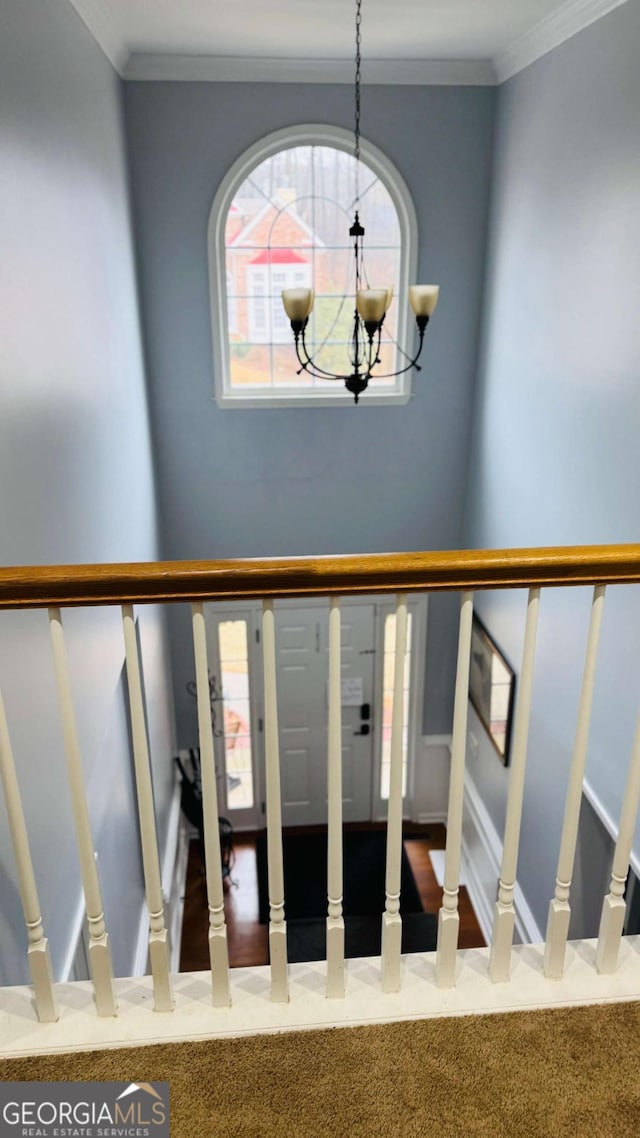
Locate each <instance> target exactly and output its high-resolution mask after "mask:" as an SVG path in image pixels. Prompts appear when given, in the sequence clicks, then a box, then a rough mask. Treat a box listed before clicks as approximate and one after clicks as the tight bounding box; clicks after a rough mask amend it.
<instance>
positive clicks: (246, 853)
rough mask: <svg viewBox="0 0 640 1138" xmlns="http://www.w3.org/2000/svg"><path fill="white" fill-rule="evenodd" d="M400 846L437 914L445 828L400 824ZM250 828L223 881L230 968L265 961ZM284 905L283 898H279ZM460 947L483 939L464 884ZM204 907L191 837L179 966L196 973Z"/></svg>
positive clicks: (204, 951) (200, 965) (203, 944)
mask: <svg viewBox="0 0 640 1138" xmlns="http://www.w3.org/2000/svg"><path fill="white" fill-rule="evenodd" d="M345 829H384V825H383V824H376V823H357V824H356V823H354V824H352V825H350V826H346V827H345ZM403 834H404V839H405V846H404V848H405V850H406V854H407V857H408V859H409V864H410V865H411V869H412V872H413V876H414V878H415V882H416V885H417V888H418V892H419V894H420V900H421V902H422V907H423V909H424V911H425V912H427V913H434V914H437V913H438V910H439V909H440V906H441V904H442V889H441V887H440V886H439V885H438V882H437V880H436V877H435V874H434V871H433V866H432V863H431V858H430V856H429V855H430V852H431V851H432V850H443V849H444V848H445V844H446V829H445V827H444V826H443V825H441V824H434V825H427V826H420V825H414V824H412V823H407V824H405V827H404V831H403ZM256 842H257V835H256V834H255V833H238V834H234V851H235V860H234V863H233V868H232V870H231V881H229V880H228V879H227V882H226V883H225V919H226V922H227V937H228V944H229V962H230V965H231V967H232V968H239V967H250V966H253V965H261V964H267V963H268V943H267V940H268V937H267V934H268V929H267V926H266V925H262V924H260V922H259V920H258V871H257V860H256ZM285 904H286V901H285ZM459 909H460V938H459V947H460V948H482V947H484V945H485V940H484V937H483V935H482V932H481V930H480V926H479V924H478V921H477V918H476V915H475V913H474V911H473V907H472V905H471V902H470V900H469V895H468V893H467V890H466V888H465V887H464V886H462V887H461V888H460V897H459ZM207 935H208V908H207V891H206V879H205V873H204V867H203V864H202V858H201V854H200V846H199V843H198V842H197V841H193V842H191V845H190V848H189V863H188V868H187V885H186V891H185V903H184V918H183V925H182V945H181V952H180V971H181V972H198V971H203V970H205V969H207V968H208V967H209V946H208V940H207Z"/></svg>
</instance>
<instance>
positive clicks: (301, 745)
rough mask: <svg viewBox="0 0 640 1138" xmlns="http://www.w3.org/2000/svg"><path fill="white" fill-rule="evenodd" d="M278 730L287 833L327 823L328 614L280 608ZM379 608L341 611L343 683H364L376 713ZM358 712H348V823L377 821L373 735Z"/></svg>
mask: <svg viewBox="0 0 640 1138" xmlns="http://www.w3.org/2000/svg"><path fill="white" fill-rule="evenodd" d="M275 623H276V670H277V685H278V727H279V738H280V764H281V787H282V821H283V824H284V825H285V826H291V825H309V824H312V823H319V822H326V820H327V716H328V695H327V693H328V674H329V672H328V669H329V653H328V635H329V610H328V606H326V605H325V606H322V607H321V606H307V607H305V608H301V609H294V608H292V607H288V606H282V607H278V606H277V605H276V608H275ZM374 637H375V607H374V605H344V606H343V608H342V677H343V679H346V678H353V679H355V680H361V681H362V703H368V704H369V705H370V708H372V707H373V674H374V668H373V661H374V656H373V649H374ZM360 706H361V704H360V702H359V703H358V706H355V707H347V706H343V708H342V739H343V750H342V760H343V811H344V819H345V821H365V820H367V819H368V818H370V816H371V778H372V765H373V746H372V744H373V730H372V726H373V725H372V720H371V718H370V719H369V720H368V721H367V722H368V725H369V733H368V734H360V732H361V730H362V726H363V721H362V719H361V712H360Z"/></svg>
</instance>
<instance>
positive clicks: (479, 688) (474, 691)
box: [469, 612, 516, 767]
mask: <svg viewBox="0 0 640 1138" xmlns="http://www.w3.org/2000/svg"><path fill="white" fill-rule="evenodd" d="M515 685H516V676H515V672H514V670H513V668H512V667H511V665H510V664H509V663H508V661H507V660H506V659H505V657H504V656H503V655H502V652H501V651H500V649H499V648H498V646H497V644H496V643H495V641H494V640H493V639H492V638H491V636H490V634H489V633H488V632H487V629H486V628H485V627H484V625H483V623H482V621H481V620H480V619H479V618H478V616H477V615H476V614H475V612H474V614H473V627H472V630H471V666H470V670H469V699H470V700H471V703H472V704H473V706H474V708H475V710H476V713H477V715H478V718H479V719H480V720H481V722H482V725H483V727H484V729H485V731H486V732H487V734H488V736H489V738H490V739H491V742H492V743H493V745H494V747H495V749H496V751H497V752H498V756H499V758H500V761H501V762H502V763H503V764H504V766H505V767H506V766H507V764H508V762H509V743H510V739H511V721H512V718H513V698H514V692H515Z"/></svg>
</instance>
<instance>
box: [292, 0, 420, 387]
mask: <svg viewBox="0 0 640 1138" xmlns="http://www.w3.org/2000/svg"><path fill="white" fill-rule="evenodd" d="M361 9H362V0H356V58H355V129H354V157H355V160H356V195H355V217H354V219H353V225H352V226H351V227H350V229H349V236H350V237H351V238H352V239H353V255H354V260H355V306H354V312H353V324H352V331H351V340H350V344H349V367H350V369H351V370H350V371H349V372H347V373H346V374H335V373H334V372H329V371H325V370H324V368H321V367H320V366H319V365H318V363H317V362H316V361H315V360H314V359H313V357H312V356H311V355H310V353H309V350H308V347H307V342H306V336H305V332H306V329H307V325H308V323H309V316H310V314H311V311H312V309H313V301H314V291H313V289H311V288H286V289H283V291H282V303H283V304H284V309H285V312H286V314H287V316H288V317H289V320H290V321H291V330H292V332H293V338H294V342H295V350H296V355H297V357H298V362H299V364H300V367H299V369H298V372H297V374H298V375H301V374H302V372H306V373H307V375H310V376H313V377H314V378H316V379H322V380H336V381H337V382H340V383H344V385H345V387H346V389H347V391H350V392H351V394H352V395H353V397H354V400H355V402H356V403H357V402H358V400H359V398H360V396H361V395H362V392H363V391H366V389H367V387H368V385H369V380H370V379H374V378H375V379H395V378H396V376H398V375H404V373H405V372H407V371H410V370H411V369H412V368H415V370H416V371H420V370H421V369H420V365H419V364H418V360H419V358H420V355H421V353H422V346H423V343H424V334H425V331H426V328H427V324H428V323H429V317H430V316H431V315H432V314H433V311H434V309H435V307H436V304H437V303H438V293H439V291H440V289H439V286H438V285H412V286H411V287H410V288H409V303H410V304H411V307H412V309H413V312H414V314H415V318H416V325H417V329H418V347H417V350H416V353H415V355H414V356H413V358H412V359H410V360H409V362H408V363H407V364H406V365H405V366H404V367H402V368H399V369H398V370H397V371H392V372H386V373H385V374H384V375H381V374H380V373H377V372H376V371H375V368H376V367H378V366H379V365H380V364H381V359H380V345H381V341H382V329H383V325H384V319H385V316H386V314H387V310H388V308H389V305H390V304H391V301H392V299H393V288H391V287H386V288H370V287H369V281H368V278H367V274H366V269H365V263H364V242H363V238H364V235H365V231H364V227H363V226H362V224H361V223H360V218H359V215H358V206H359V204H360V202H359V184H360V180H359V177H358V171H359V166H360V81H361V74H360V67H361V54H360V47H361V32H360V29H361V23H362V11H361ZM363 283H364V284H366V286H367V287H365V288H363V287H361V286H362V284H363ZM406 358H408V356H407V357H406Z"/></svg>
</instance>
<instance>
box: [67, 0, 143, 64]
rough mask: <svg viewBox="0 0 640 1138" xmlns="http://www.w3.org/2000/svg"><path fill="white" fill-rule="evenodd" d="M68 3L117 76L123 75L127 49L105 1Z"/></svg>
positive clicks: (127, 56)
mask: <svg viewBox="0 0 640 1138" xmlns="http://www.w3.org/2000/svg"><path fill="white" fill-rule="evenodd" d="M69 3H70V4H71V6H72V7H73V8H74V9H75V11H76V12H77V13H78V15H79V17H80V19H81V20H82V21H83V23H84V24H86V26H87V28H88V29H89V31H90V32H91V35H92V36H93V38H94V40H95V41H96V43H97V44H98V47H100V48H102V51H103V52H104V54H105V55H106V56H107V59H109V60H110V61H111V63H112V64H113V66H114V67H115V69H116V71H117V72H118V74H119V75H124V72H125V64H126V62H127V59H128V58H129V48H128V47H127V43H126V40H125V39H124V36H122V35H121V34H120V32H119V31H118V28H117V27H116V24H115V22H114V20H113V18H112V15H111V13H110V11H109V7H108V4H106V3H105V0H69Z"/></svg>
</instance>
